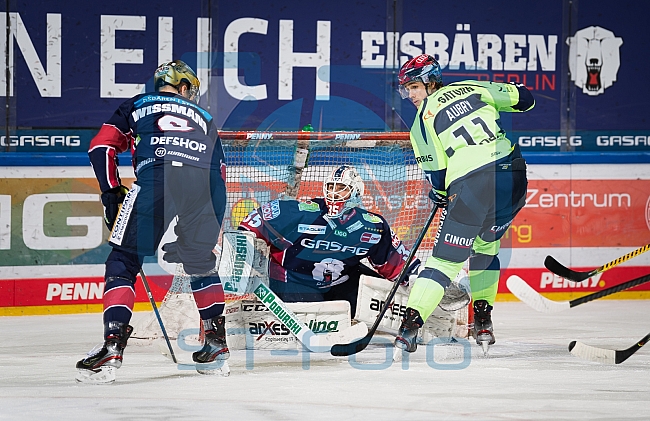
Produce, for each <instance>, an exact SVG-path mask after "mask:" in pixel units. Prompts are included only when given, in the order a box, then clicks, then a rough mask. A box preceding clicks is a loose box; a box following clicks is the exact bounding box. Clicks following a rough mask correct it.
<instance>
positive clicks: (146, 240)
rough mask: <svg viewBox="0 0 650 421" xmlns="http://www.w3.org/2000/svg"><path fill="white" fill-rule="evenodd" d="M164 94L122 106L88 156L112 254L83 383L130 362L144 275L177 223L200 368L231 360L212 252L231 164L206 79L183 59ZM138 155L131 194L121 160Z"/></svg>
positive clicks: (167, 77)
mask: <svg viewBox="0 0 650 421" xmlns="http://www.w3.org/2000/svg"><path fill="white" fill-rule="evenodd" d="M154 84H155V89H156V91H157V92H155V93H148V94H139V95H136V96H135V97H133V98H131V99H129V100H127V101H125V102H123V103H122V104H121V105H120V106H119V107H118V109H117V110H116V111H115V113H114V114H113V115H112V116H111V118H110V119H109V120H108V121H107V122H106V123H104V125H103V126H102V128H101V130H100V131H99V133H98V134H97V135H96V136H95V137H94V138H93V139H92V141H91V144H90V149H89V151H88V155H89V157H90V162H91V164H92V167H93V169H94V171H95V175H96V176H97V180H98V181H99V187H100V189H101V192H102V194H101V200H102V204H103V205H104V209H105V212H104V219H105V222H106V225H107V226H108V228H109V229H110V230H111V233H110V236H109V244H110V246H111V247H112V251H111V252H110V254H109V256H108V258H107V260H106V271H105V277H104V278H105V287H104V296H103V303H104V313H103V321H104V339H105V342H104V344H103V346H102V347H101V348H100V349H97V350H95V351H93V352H91V353H90V354H89V356H88V357H87V358H84V359H83V360H81V361H79V362H78V363H77V369H78V372H79V373H78V376H77V380H78V381H81V382H110V381H112V380H114V379H115V376H114V371H115V369H116V368H119V367H120V366H121V365H122V355H123V352H124V347H125V346H126V343H127V340H128V338H129V335H130V333H131V331H132V328H131V326H129V321H130V319H131V314H132V309H133V304H134V299H135V287H134V285H135V282H136V275H137V274H138V273H139V271H140V270H141V267H142V263H143V260H144V257H145V256H151V255H153V254H154V253H155V251H156V249H157V247H158V244H159V243H160V241H161V239H162V236H163V234H164V232H165V230H166V228H167V226H168V225H169V223H170V221H171V220H172V218H175V217H178V221H177V224H176V228H175V231H176V234H177V235H178V240H177V246H178V247H177V250H176V253H177V255H178V256H177V257H178V259H179V261H180V262H182V263H183V266H184V270H185V272H187V273H188V274H189V275H192V281H191V286H192V291H193V293H194V299H195V301H196V303H197V305H198V308H199V313H200V316H201V319H202V323H203V327H204V329H205V332H206V335H205V343H204V346H203V348H202V349H201V350H199V351H197V352H195V353H194V355H193V358H194V361H196V362H198V363H209V362H211V361H214V360H215V359H226V358H228V356H229V351H228V348H227V346H226V339H225V328H224V318H223V316H222V315H221V313H222V312H223V308H224V293H223V288H222V286H221V282H220V279H219V277H218V276H217V274H216V271H215V270H214V269H215V256H214V254H213V253H212V249H213V248H214V245H215V244H216V243H217V240H218V237H219V232H220V230H221V222H222V220H223V216H224V212H225V205H226V184H225V165H226V164H225V158H224V153H223V148H222V145H221V140H220V139H219V136H218V133H217V128H216V125H215V124H214V121H213V119H212V116H210V114H209V113H208V112H207V111H205V110H204V109H203V108H201V107H200V106H199V105H198V96H199V86H200V82H199V80H198V78H197V77H196V74H195V73H194V71H193V70H192V69H191V68H190V67H189V66H188V65H187V64H185V63H184V62H182V61H180V60H175V61H172V62H169V63H164V64H162V65H161V66H160V67H158V69H156V71H155V73H154ZM127 150H131V152H132V157H133V158H132V159H133V167H134V169H135V175H136V181H135V183H134V184H133V186H132V187H131V189H127V188H126V187H125V186H123V185H122V182H121V180H120V176H119V173H118V159H117V155H118V153H121V152H125V151H127Z"/></svg>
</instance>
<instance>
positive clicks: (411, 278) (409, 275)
mask: <svg viewBox="0 0 650 421" xmlns="http://www.w3.org/2000/svg"><path fill="white" fill-rule="evenodd" d="M421 264H422V262H421V261H420V259H417V258H416V259H415V260H414V261H413V263H411V266H409V268H408V269H407V270H406V276H405V277H404V280H403V281H402V283H401V284H400V285H401V286H403V287H404V288H407V287H408V286H409V285H413V283H414V282H415V280H416V279H417V278H418V271H419V270H420V265H421Z"/></svg>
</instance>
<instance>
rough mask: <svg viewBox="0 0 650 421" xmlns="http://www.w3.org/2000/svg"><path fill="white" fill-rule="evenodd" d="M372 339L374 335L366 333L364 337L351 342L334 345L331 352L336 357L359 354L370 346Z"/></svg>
mask: <svg viewBox="0 0 650 421" xmlns="http://www.w3.org/2000/svg"><path fill="white" fill-rule="evenodd" d="M370 339H372V335H366V336H364V337H363V338H361V339H359V340H356V341H354V342H350V343H349V344H335V345H333V346H332V349H331V350H330V353H331V354H332V355H333V356H335V357H347V356H349V355H353V354H357V353H359V352H361V351H363V350H364V349H366V347H367V346H368V344H369V343H370Z"/></svg>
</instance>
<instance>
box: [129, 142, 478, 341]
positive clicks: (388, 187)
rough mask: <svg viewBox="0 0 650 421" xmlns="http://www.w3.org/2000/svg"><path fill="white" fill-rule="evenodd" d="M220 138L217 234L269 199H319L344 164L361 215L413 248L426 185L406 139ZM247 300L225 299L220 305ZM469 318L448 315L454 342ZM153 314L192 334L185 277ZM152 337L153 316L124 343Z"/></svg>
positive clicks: (173, 331) (423, 251) (424, 252)
mask: <svg viewBox="0 0 650 421" xmlns="http://www.w3.org/2000/svg"><path fill="white" fill-rule="evenodd" d="M220 136H221V140H222V143H223V147H224V152H225V155H226V162H227V164H228V167H227V180H226V181H227V192H228V201H227V205H226V206H227V207H226V215H225V218H224V222H223V225H224V229H237V226H238V225H239V223H240V222H241V220H242V219H243V218H244V217H245V216H246V215H248V213H249V212H250V211H252V210H253V209H256V208H257V207H259V206H260V205H261V204H263V203H265V202H268V201H271V200H274V199H281V198H297V199H299V200H307V199H311V198H314V197H322V195H323V193H322V186H323V181H324V180H325V179H326V178H327V176H329V174H330V173H331V172H332V170H333V169H334V168H336V167H338V166H340V165H344V164H345V165H352V166H354V167H355V168H356V170H357V172H358V173H359V174H360V175H361V177H362V178H363V179H364V182H365V192H364V197H363V205H364V207H365V208H366V209H367V210H369V211H371V212H376V213H379V214H381V215H383V216H384V217H385V218H386V220H387V221H388V223H389V224H390V226H391V228H392V229H393V231H394V232H395V233H396V234H397V236H398V237H399V238H400V239H401V240H402V241H403V242H404V244H405V245H406V247H411V246H412V245H413V243H414V242H415V239H416V238H417V236H418V235H419V234H420V232H421V230H422V229H423V226H424V223H425V221H426V219H427V217H428V216H429V214H430V212H431V208H432V204H431V202H430V200H429V198H428V192H429V190H430V184H429V183H428V181H427V180H426V179H425V176H424V173H423V172H422V170H421V169H420V168H419V166H418V165H417V162H416V160H415V156H414V153H413V148H412V146H411V142H410V140H409V133H408V132H391V133H382V132H221V133H220ZM438 221H439V218H438V217H436V218H435V220H434V222H433V224H432V225H431V226H430V227H429V229H428V231H427V234H426V236H425V237H424V241H423V242H422V244H421V245H420V247H419V249H418V251H417V257H418V258H420V260H421V261H422V262H424V261H425V260H426V259H427V257H429V256H430V255H431V251H432V249H433V241H434V237H435V232H436V230H437V227H438ZM217 249H218V247H217ZM249 298H251V297H241V296H240V297H238V296H233V295H230V296H227V297H226V300H227V302H236V301H237V300H242V299H249ZM469 313H471V312H468V308H467V307H464V308H462V309H460V310H458V311H457V312H456V314H455V318H456V323H457V328H456V329H455V331H456V332H457V333H458V335H459V336H466V334H465V335H464V334H463V332H465V333H466V330H467V326H468V324H469V323H470V320H469V318H470V315H469ZM160 314H161V317H162V319H163V322H164V323H165V328H166V330H167V332H168V334H169V336H170V337H171V338H175V337H176V336H177V334H178V332H180V331H182V330H183V329H184V328H186V327H187V326H191V328H193V329H195V330H196V329H197V327H198V325H199V322H198V320H199V319H198V310H196V305H195V304H194V302H193V299H192V296H191V290H190V287H189V277H188V276H183V274H176V276H175V278H174V282H173V283H172V287H171V288H170V290H169V292H168V294H167V296H166V297H165V298H164V300H163V302H162V304H161V308H160ZM145 323H146V324H148V325H147V326H144V324H145ZM152 336H154V337H159V336H160V327H158V322H157V320H156V319H155V317H154V316H153V313H152V314H151V316H150V317H149V318H148V320H147V321H146V322H145V321H142V322H141V323H139V324H136V328H135V330H134V333H133V335H132V338H141V339H144V340H147V339H148V338H151V337H152Z"/></svg>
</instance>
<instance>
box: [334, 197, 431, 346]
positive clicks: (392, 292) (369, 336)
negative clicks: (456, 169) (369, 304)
mask: <svg viewBox="0 0 650 421" xmlns="http://www.w3.org/2000/svg"><path fill="white" fill-rule="evenodd" d="M438 208H439V206H438V205H435V206H434V207H433V209H432V210H431V215H429V219H427V221H426V222H425V223H424V227H423V228H422V231H421V232H420V235H419V236H418V238H417V239H416V240H415V243H414V244H413V247H412V248H411V252H410V253H409V256H408V258H407V259H406V262H405V263H404V267H402V270H401V271H400V273H399V276H398V277H397V279H395V282H394V283H393V287H392V288H391V290H390V292H389V293H388V296H387V297H386V301H385V303H384V306H383V307H382V309H381V311H379V314H378V315H377V319H376V320H375V323H374V324H373V325H372V327H371V328H370V330H369V331H368V334H367V335H366V336H364V337H363V338H361V339H358V340H356V341H354V342H351V343H347V344H336V345H334V346H333V347H332V350H331V353H332V355H334V356H336V357H347V356H348V355H352V354H356V353H358V352H361V351H363V350H364V349H365V348H366V347H367V346H368V344H369V343H370V340H371V339H372V336H373V335H374V334H375V331H376V330H377V327H379V323H381V321H382V319H383V318H384V314H386V310H388V307H390V306H391V304H392V301H393V297H395V293H396V292H397V288H398V287H399V285H400V283H401V282H402V279H404V276H405V275H406V271H407V270H408V268H409V267H410V266H411V262H412V261H413V258H414V257H415V252H416V251H417V249H418V247H420V244H422V240H424V236H425V235H426V234H427V231H428V230H429V226H430V225H431V222H433V218H434V217H435V216H436V213H437V212H438Z"/></svg>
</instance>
